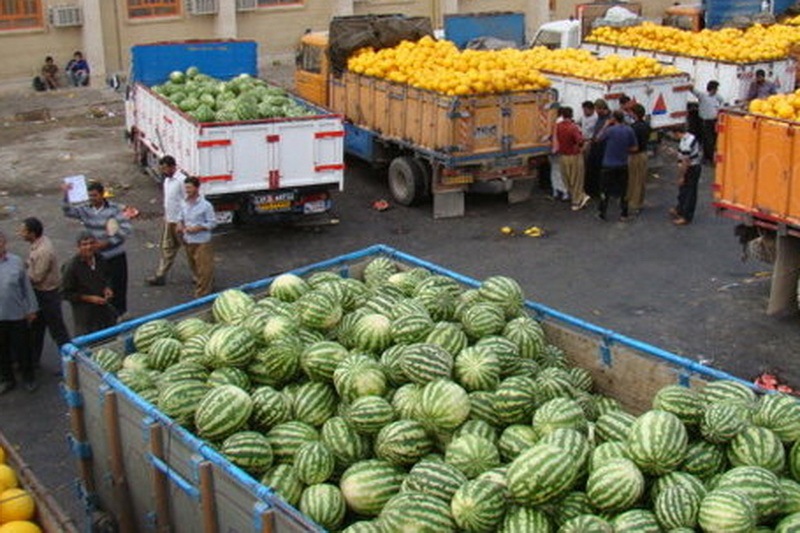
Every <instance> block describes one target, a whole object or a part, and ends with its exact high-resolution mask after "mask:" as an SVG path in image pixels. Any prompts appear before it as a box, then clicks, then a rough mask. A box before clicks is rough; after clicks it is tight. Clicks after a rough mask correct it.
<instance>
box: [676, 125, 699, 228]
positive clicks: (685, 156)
mask: <svg viewBox="0 0 800 533" xmlns="http://www.w3.org/2000/svg"><path fill="white" fill-rule="evenodd" d="M677 137H678V139H680V142H679V143H678V205H677V206H675V207H673V208H672V209H670V210H669V213H670V215H672V217H673V220H672V223H673V224H675V225H676V226H685V225H686V224H690V223H691V222H692V219H693V218H694V209H695V207H696V206H697V183H698V182H699V181H700V171H701V166H700V165H701V163H702V160H703V151H702V150H701V149H700V141H699V140H698V139H697V137H696V136H695V135H694V134H693V133H690V132H689V131H688V130H687V128H686V126H683V127H681V128H680V129H679V130H678V132H677Z"/></svg>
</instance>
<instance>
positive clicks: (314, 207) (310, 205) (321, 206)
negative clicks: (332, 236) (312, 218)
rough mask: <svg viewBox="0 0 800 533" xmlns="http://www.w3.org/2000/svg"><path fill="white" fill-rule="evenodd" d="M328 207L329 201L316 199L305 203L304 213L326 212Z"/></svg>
mask: <svg viewBox="0 0 800 533" xmlns="http://www.w3.org/2000/svg"><path fill="white" fill-rule="evenodd" d="M327 208H328V203H327V202H326V201H325V200H314V201H313V202H306V203H305V204H303V213H304V214H306V215H309V214H312V213H324V212H325V211H326V209H327Z"/></svg>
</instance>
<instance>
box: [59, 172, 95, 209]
mask: <svg viewBox="0 0 800 533" xmlns="http://www.w3.org/2000/svg"><path fill="white" fill-rule="evenodd" d="M64 183H66V184H67V185H69V186H70V188H69V190H68V191H67V199H69V202H70V203H71V204H79V203H82V202H86V201H87V200H89V191H87V190H86V176H84V175H79V176H68V177H66V178H64Z"/></svg>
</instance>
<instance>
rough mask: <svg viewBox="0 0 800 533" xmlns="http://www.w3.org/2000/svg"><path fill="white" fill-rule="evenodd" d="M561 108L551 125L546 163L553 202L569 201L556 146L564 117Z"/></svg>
mask: <svg viewBox="0 0 800 533" xmlns="http://www.w3.org/2000/svg"><path fill="white" fill-rule="evenodd" d="M563 109H564V108H563V107H560V108H559V109H558V114H557V116H556V123H555V124H554V125H553V134H552V135H551V136H550V139H551V141H552V144H551V149H550V155H549V156H548V162H549V163H550V188H551V191H552V195H553V199H554V200H562V201H566V200H567V199H569V190H568V189H567V186H566V184H565V183H564V176H563V175H562V173H561V163H560V162H559V161H560V160H561V155H560V151H559V146H558V134H557V133H558V125H559V124H560V123H561V122H562V121H563V120H564V116H563V114H562V112H563Z"/></svg>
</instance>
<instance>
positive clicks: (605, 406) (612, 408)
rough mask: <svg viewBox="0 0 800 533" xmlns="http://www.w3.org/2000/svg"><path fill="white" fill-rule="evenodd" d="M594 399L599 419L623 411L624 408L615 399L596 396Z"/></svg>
mask: <svg viewBox="0 0 800 533" xmlns="http://www.w3.org/2000/svg"><path fill="white" fill-rule="evenodd" d="M594 399H595V401H594V405H595V409H597V416H598V417H601V416H603V415H605V414H608V413H613V412H616V411H622V406H621V405H620V404H619V401H617V400H615V399H614V398H609V397H608V396H602V395H595V396H594ZM626 438H627V437H626Z"/></svg>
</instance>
